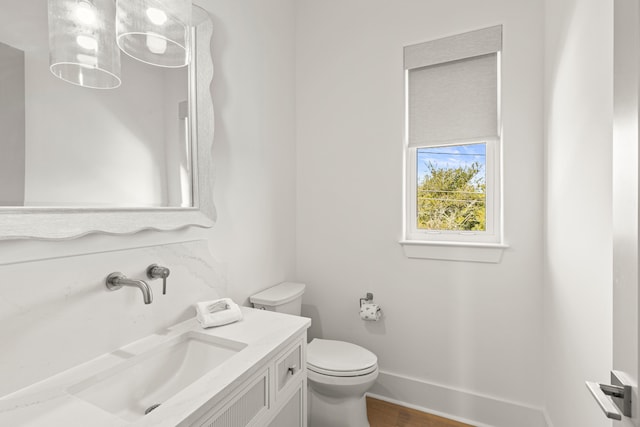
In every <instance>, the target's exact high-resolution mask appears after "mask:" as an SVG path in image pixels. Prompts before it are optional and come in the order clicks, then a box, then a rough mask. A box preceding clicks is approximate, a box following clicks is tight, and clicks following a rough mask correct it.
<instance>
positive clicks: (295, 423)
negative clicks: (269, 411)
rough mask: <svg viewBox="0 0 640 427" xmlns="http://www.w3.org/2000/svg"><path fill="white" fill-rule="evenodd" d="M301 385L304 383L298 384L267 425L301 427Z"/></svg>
mask: <svg viewBox="0 0 640 427" xmlns="http://www.w3.org/2000/svg"><path fill="white" fill-rule="evenodd" d="M302 387H304V383H302V384H300V387H298V390H297V391H296V392H295V393H294V394H293V395H292V396H291V397H290V398H289V401H288V402H287V403H286V404H285V405H284V406H283V407H282V409H281V410H280V412H279V413H278V415H276V417H275V418H274V419H273V420H272V421H271V422H270V423H269V427H302V426H303V425H304V423H303V422H304V420H303V418H302V417H303V416H304V411H303V409H302V405H303V403H304V402H303V401H302V399H303V398H304V393H303V392H302Z"/></svg>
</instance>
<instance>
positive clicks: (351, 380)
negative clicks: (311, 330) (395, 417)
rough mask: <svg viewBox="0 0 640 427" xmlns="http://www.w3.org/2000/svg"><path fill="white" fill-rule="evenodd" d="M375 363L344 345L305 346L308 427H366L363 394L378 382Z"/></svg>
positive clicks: (322, 342)
mask: <svg viewBox="0 0 640 427" xmlns="http://www.w3.org/2000/svg"><path fill="white" fill-rule="evenodd" d="M377 362H378V359H377V357H376V355H375V354H373V353H371V352H370V351H369V350H367V349H365V348H363V347H360V346H358V345H355V344H351V343H348V342H344V341H334V340H324V339H318V338H316V339H314V340H313V341H311V342H310V343H309V345H308V346H307V378H308V381H309V414H310V416H309V421H310V427H368V426H369V421H368V419H367V404H366V400H365V393H366V392H367V390H369V389H370V388H371V386H372V385H373V384H374V382H375V381H376V378H378V363H377Z"/></svg>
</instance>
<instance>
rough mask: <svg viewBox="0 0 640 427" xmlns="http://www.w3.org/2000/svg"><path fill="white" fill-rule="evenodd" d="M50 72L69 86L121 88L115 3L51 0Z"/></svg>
mask: <svg viewBox="0 0 640 427" xmlns="http://www.w3.org/2000/svg"><path fill="white" fill-rule="evenodd" d="M48 7H49V69H50V70H51V72H52V73H53V74H54V75H55V76H56V77H59V78H61V79H62V80H65V81H67V82H69V83H73V84H76V85H79V86H84V87H90V88H95V89H113V88H116V87H118V86H120V50H119V49H118V46H117V44H116V41H115V34H116V30H115V13H116V8H115V4H114V2H113V0H48Z"/></svg>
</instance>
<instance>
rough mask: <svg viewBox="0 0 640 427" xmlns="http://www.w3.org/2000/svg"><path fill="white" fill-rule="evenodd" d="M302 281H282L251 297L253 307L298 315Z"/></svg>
mask: <svg viewBox="0 0 640 427" xmlns="http://www.w3.org/2000/svg"><path fill="white" fill-rule="evenodd" d="M304 288H305V284H304V283H296V282H282V283H280V284H279V285H276V286H272V287H270V288H268V289H265V290H264V291H262V292H259V293H257V294H255V295H253V296H251V297H249V301H251V303H252V304H253V306H254V307H255V308H259V309H262V310H269V311H277V312H278V313H287V314H294V315H296V316H300V311H301V308H302V294H304Z"/></svg>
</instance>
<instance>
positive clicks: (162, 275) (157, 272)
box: [147, 264, 171, 295]
mask: <svg viewBox="0 0 640 427" xmlns="http://www.w3.org/2000/svg"><path fill="white" fill-rule="evenodd" d="M169 274H171V270H169V269H168V268H167V267H162V266H160V265H158V264H151V265H150V266H149V267H147V277H148V278H149V279H151V280H153V279H162V295H166V293H167V277H169Z"/></svg>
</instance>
